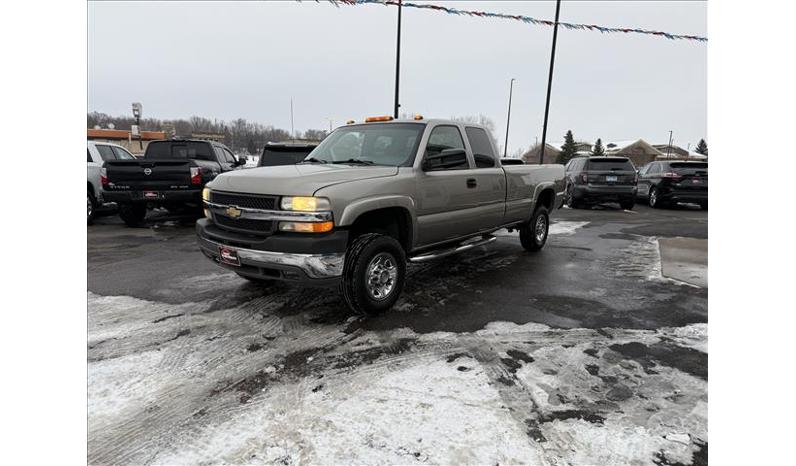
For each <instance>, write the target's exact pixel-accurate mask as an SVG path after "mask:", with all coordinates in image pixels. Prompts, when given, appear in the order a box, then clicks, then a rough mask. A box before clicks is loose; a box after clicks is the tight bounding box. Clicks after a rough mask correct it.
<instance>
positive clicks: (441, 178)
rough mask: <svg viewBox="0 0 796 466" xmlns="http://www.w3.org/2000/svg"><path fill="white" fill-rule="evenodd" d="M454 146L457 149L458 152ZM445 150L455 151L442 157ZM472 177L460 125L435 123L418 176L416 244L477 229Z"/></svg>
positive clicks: (426, 243)
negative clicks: (448, 155)
mask: <svg viewBox="0 0 796 466" xmlns="http://www.w3.org/2000/svg"><path fill="white" fill-rule="evenodd" d="M456 149H459V152H458V154H456V153H455V152H456ZM446 150H447V151H449V152H454V153H453V154H452V155H451V156H450V157H444V154H443V151H446ZM462 152H463V153H464V154H463V155H462ZM440 157H442V158H440ZM473 178H474V174H473V170H472V169H471V167H470V161H469V158H468V157H467V156H466V148H465V145H464V139H463V138H462V134H461V131H459V128H458V127H457V126H454V125H438V126H436V127H434V128H433V129H432V130H431V134H430V135H429V138H428V142H427V143H426V147H425V150H424V152H423V161H422V163H421V170H420V171H418V178H417V184H418V185H417V188H418V189H417V193H418V198H417V222H418V245H420V246H426V245H430V244H434V243H439V242H443V241H446V240H451V239H455V238H458V237H460V236H464V235H466V234H468V233H473V232H475V231H478V229H479V228H478V225H479V219H478V218H477V216H476V215H475V213H474V210H475V208H476V207H477V206H478V200H479V199H478V195H477V192H476V190H475V187H476V185H474V183H473V181H472V179H473Z"/></svg>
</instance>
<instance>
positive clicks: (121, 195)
mask: <svg viewBox="0 0 796 466" xmlns="http://www.w3.org/2000/svg"><path fill="white" fill-rule="evenodd" d="M245 163H246V159H245V157H240V158H236V157H235V156H234V155H233V154H232V152H231V151H230V150H229V149H227V147H226V146H224V145H223V144H219V143H217V142H213V141H205V140H200V139H172V140H162V141H152V142H150V143H149V144H148V145H147V148H146V151H145V152H144V157H143V158H142V159H134V160H121V159H118V160H106V161H105V165H104V167H103V168H102V170H101V177H100V178H101V180H102V190H103V193H104V196H105V200H106V201H108V202H116V203H117V204H118V205H119V216H120V217H121V218H122V220H124V223H126V224H127V225H128V226H131V227H133V226H139V225H141V224H142V223H143V222H144V218H145V217H146V213H147V209H149V208H153V207H165V208H167V209H168V210H172V211H180V210H184V209H186V208H188V209H195V210H196V211H197V212H201V210H200V209H201V207H202V189H203V188H204V185H205V184H206V183H207V182H208V181H210V180H212V179H213V178H215V177H216V175H218V174H219V173H224V172H228V171H232V170H236V169H238V168H240V167H241V166H242V165H244V164H245Z"/></svg>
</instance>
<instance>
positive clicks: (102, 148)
mask: <svg viewBox="0 0 796 466" xmlns="http://www.w3.org/2000/svg"><path fill="white" fill-rule="evenodd" d="M97 150H98V151H99V153H100V157H102V161H103V162H107V161H109V160H116V154H114V153H113V149H112V148H111V146H106V145H104V144H97Z"/></svg>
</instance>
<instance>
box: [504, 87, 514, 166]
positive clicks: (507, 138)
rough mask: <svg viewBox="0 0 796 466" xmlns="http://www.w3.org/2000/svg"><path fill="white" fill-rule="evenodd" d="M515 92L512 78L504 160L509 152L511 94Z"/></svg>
mask: <svg viewBox="0 0 796 466" xmlns="http://www.w3.org/2000/svg"><path fill="white" fill-rule="evenodd" d="M513 91H514V78H511V82H510V83H509V115H508V116H507V117H506V144H504V145H503V158H504V159H505V158H506V152H507V151H508V150H509V124H510V123H511V93H512V92H513Z"/></svg>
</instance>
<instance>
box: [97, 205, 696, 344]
mask: <svg viewBox="0 0 796 466" xmlns="http://www.w3.org/2000/svg"><path fill="white" fill-rule="evenodd" d="M707 214H708V212H707V211H702V210H699V209H698V208H696V207H690V206H681V207H679V208H676V209H660V210H659V209H651V208H649V207H648V206H644V205H637V206H636V207H635V209H634V210H632V211H622V210H620V209H619V208H618V207H616V206H613V205H611V204H608V205H605V206H597V207H594V208H592V209H588V210H582V209H581V210H571V209H567V208H563V209H558V210H556V211H555V213H554V215H553V217H552V221H553V222H558V223H560V224H561V225H578V224H580V225H582V226H580V227H579V228H576V229H575V231H574V232H571V233H563V234H554V233H551V236H550V238H549V241H548V244H547V246H546V247H545V248H544V249H543V250H542V251H541V252H539V253H529V252H525V251H524V250H523V249H522V248H521V246H520V244H519V239H518V238H517V237H516V233H515V234H514V235H511V234H507V233H505V231H504V233H503V234H502V235H500V236H499V238H498V241H496V242H494V243H492V244H490V245H487V246H484V247H481V248H478V249H476V250H475V251H470V252H465V253H462V254H460V255H455V256H451V257H448V258H445V259H442V260H439V261H436V262H432V263H425V264H418V265H410V268H409V277H408V279H407V282H406V287H405V289H404V292H403V296H402V298H401V300H399V302H398V304H397V305H396V308H395V309H393V310H392V311H390V312H388V313H386V314H384V315H381V316H378V317H373V318H367V319H359V320H357V321H356V322H355V323H353V324H352V325H354V326H359V327H361V328H363V329H366V330H376V331H378V330H390V329H395V328H400V327H408V328H410V329H412V330H413V331H415V332H418V333H426V332H434V331H451V332H471V331H475V330H479V329H481V328H483V327H484V326H485V325H486V324H488V323H489V322H494V321H507V322H514V323H517V324H524V323H529V322H535V323H540V324H544V325H548V326H550V327H554V328H589V329H599V328H607V327H615V328H626V329H657V328H661V327H672V326H683V325H687V324H691V323H703V322H707V289H705V288H695V287H688V286H672V285H671V284H670V283H666V282H663V281H660V280H649V279H648V278H649V277H648V276H649V274H650V273H651V268H654V264H651V262H652V261H654V260H656V259H657V257H653V256H650V250H649V247H648V241H649V239H650V238H663V237H686V238H707V233H708V221H707V220H708V219H707ZM576 222H577V223H576ZM554 231H555V230H554ZM658 267H659V265H658ZM88 290H89V291H91V292H93V293H95V294H98V295H105V296H120V295H124V296H131V297H135V298H140V299H145V300H152V301H158V302H164V303H170V304H181V303H189V302H200V301H211V302H212V303H213V307H216V308H221V307H229V306H235V305H240V304H243V303H245V302H247V301H249V300H251V299H254V298H257V297H261V296H263V295H264V294H267V295H271V296H274V297H279V298H282V299H280V300H279V301H280V302H282V303H283V305H282V307H281V308H280V309H278V310H277V314H278V315H285V316H287V315H297V314H300V313H303V312H308V311H312V313H313V314H318V313H320V315H321V316H323V317H322V318H323V319H326V320H328V322H329V323H342V322H345V321H346V320H348V319H349V317H351V316H350V314H349V313H348V311H347V309H346V308H345V304H344V303H343V301H342V299H341V298H339V297H338V296H337V294H336V293H335V292H330V289H328V288H311V287H308V288H297V287H294V286H292V285H289V284H285V283H281V282H275V283H273V284H270V285H264V286H263V285H254V284H251V283H248V282H247V281H245V280H243V279H240V278H239V277H237V276H236V275H234V274H233V273H231V272H227V271H225V270H223V269H220V268H219V267H217V266H216V265H214V264H213V263H211V262H210V261H208V260H207V259H206V258H205V257H204V256H203V255H202V254H201V253H200V252H199V250H198V248H197V246H196V243H195V238H194V230H193V219H192V218H190V217H175V216H169V215H167V214H165V213H160V212H155V213H152V212H151V213H150V216H149V223H148V226H147V227H145V228H127V227H126V226H125V225H124V224H123V223H122V222H121V221H120V220H119V218H118V217H117V216H116V215H113V214H112V213H109V214H106V215H105V216H102V217H100V218H99V219H97V221H96V222H95V224H94V225H92V226H90V227H89V228H88ZM332 291H334V290H332ZM280 295H281V296H280Z"/></svg>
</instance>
